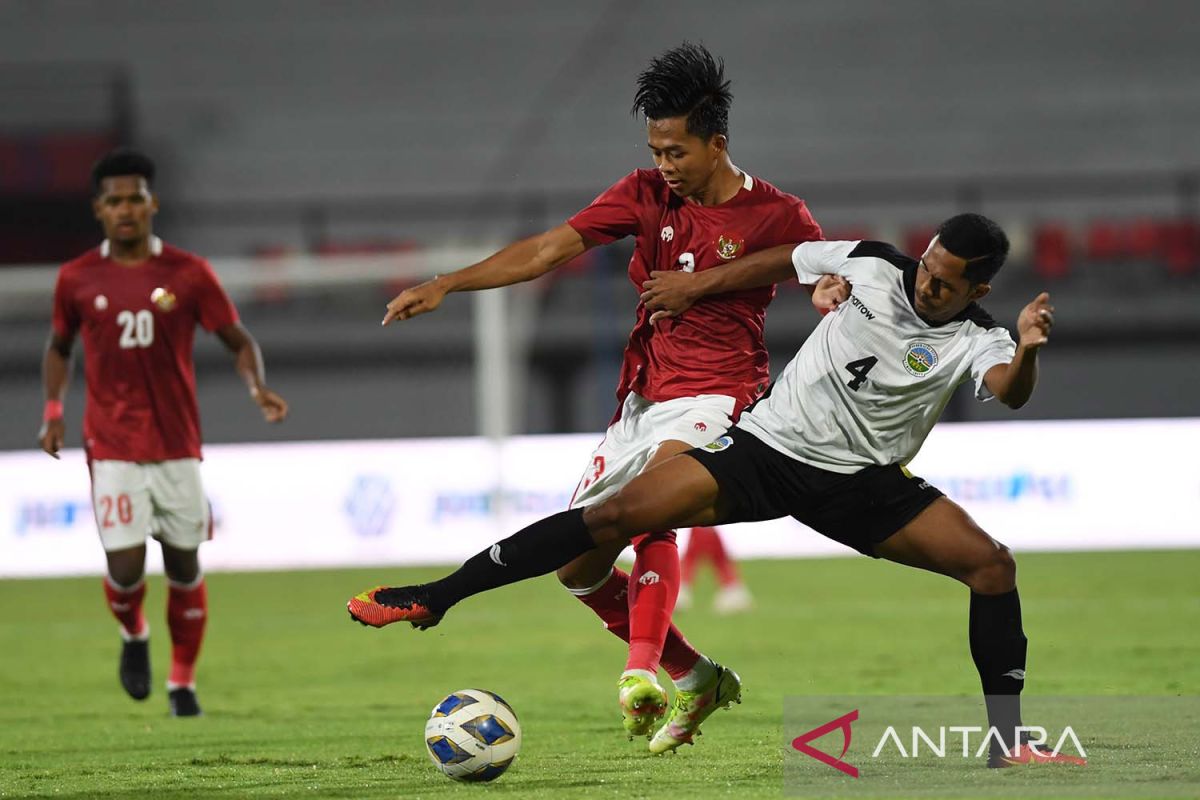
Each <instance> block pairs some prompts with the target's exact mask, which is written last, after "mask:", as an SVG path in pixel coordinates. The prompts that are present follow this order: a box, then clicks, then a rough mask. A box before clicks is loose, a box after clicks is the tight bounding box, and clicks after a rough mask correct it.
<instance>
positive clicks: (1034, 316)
mask: <svg viewBox="0 0 1200 800" xmlns="http://www.w3.org/2000/svg"><path fill="white" fill-rule="evenodd" d="M1053 327H1054V306H1052V305H1050V293H1049V292H1042V293H1041V294H1039V295H1038V296H1037V297H1035V298H1034V299H1033V302H1032V303H1030V304H1029V305H1027V306H1025V308H1023V309H1021V315H1020V316H1019V317H1017V335H1018V337H1019V338H1020V342H1019V343H1018V344H1020V346H1021V347H1024V348H1025V349H1027V350H1036V349H1038V348H1039V347H1041V346H1042V345H1044V344H1046V342H1048V341H1050V329H1051V328H1053Z"/></svg>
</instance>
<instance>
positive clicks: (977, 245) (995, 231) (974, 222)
mask: <svg viewBox="0 0 1200 800" xmlns="http://www.w3.org/2000/svg"><path fill="white" fill-rule="evenodd" d="M937 236H938V242H940V243H941V245H942V247H944V248H946V250H947V251H949V252H950V253H951V254H953V255H956V256H958V257H959V258H961V259H963V260H964V261H966V262H967V267H966V269H964V270H963V277H964V278H966V279H967V280H968V281H970V282H971V284H972V285H976V284H980V283H987V282H989V281H990V280H991V279H992V278H993V277H995V275H996V273H997V272H999V271H1000V267H1002V266H1004V259H1006V258H1008V237H1007V236H1005V235H1004V231H1003V230H1001V228H1000V226H999V225H997V224H996V223H995V222H993V221H992V220H990V219H988V218H987V217H985V216H983V215H982V214H959V215H957V216H954V217H951V218H950V219H948V220H946V221H945V222H943V223H942V224H941V225H939V226H938V229H937Z"/></svg>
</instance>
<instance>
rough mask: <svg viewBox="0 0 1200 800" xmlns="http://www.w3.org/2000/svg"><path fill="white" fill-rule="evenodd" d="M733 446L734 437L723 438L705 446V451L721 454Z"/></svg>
mask: <svg viewBox="0 0 1200 800" xmlns="http://www.w3.org/2000/svg"><path fill="white" fill-rule="evenodd" d="M732 444H733V437H732V436H722V437H721V438H720V439H716V440H714V441H711V442H709V443H708V444H706V445H704V449H705V450H709V451H711V452H713V453H719V452H721V451H722V450H727V449H729V447H730V445H732Z"/></svg>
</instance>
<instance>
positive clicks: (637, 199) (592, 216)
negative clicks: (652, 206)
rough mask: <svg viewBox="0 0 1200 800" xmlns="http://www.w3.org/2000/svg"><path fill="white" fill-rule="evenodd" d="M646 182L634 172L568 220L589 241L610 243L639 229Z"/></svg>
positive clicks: (635, 232) (633, 234) (634, 233)
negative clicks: (643, 183)
mask: <svg viewBox="0 0 1200 800" xmlns="http://www.w3.org/2000/svg"><path fill="white" fill-rule="evenodd" d="M642 194H643V186H642V182H641V181H640V180H639V179H638V174H637V172H631V173H629V174H628V175H626V176H625V177H624V178H622V179H621V180H619V181H617V182H616V183H614V184H613V185H612V186H610V187H608V188H607V189H605V190H604V192H603V193H601V195H600V196H599V197H597V198H596V199H595V200H593V201H592V202H591V205H589V206H588V207H587V208H585V209H583V210H582V211H580V212H579V213H578V214H576V215H575V216H573V217H571V218H570V219H569V220H567V224H568V225H570V226H571V227H572V228H574V229H575V230H576V231H578V232H579V235H580V236H582V237H583V238H584V239H586V240H587V241H589V242H592V243H595V244H608V243H609V242H615V241H616V240H617V239H623V238H624V237H626V236H636V235H637V233H638V212H639V210H640V209H641V206H642V203H643V197H642Z"/></svg>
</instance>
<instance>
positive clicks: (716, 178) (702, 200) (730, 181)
mask: <svg viewBox="0 0 1200 800" xmlns="http://www.w3.org/2000/svg"><path fill="white" fill-rule="evenodd" d="M745 180H746V176H745V175H743V174H742V172H741V170H739V169H738V168H737V167H735V166H734V165H733V162H732V161H730V160H729V158H728V157H726V158H725V160H724V162H722V163H721V165H720V166H719V167H717V169H716V171H715V172H713V175H712V179H711V180H709V182H708V183H707V184H706V185H705V186H704V188H703V189H701V190H700V191H698V192H696V193H695V194H693V195H691V196H690V197H688V200H691V201H692V202H693V203H696V204H698V205H702V206H719V205H721V204H722V203H727V202H729V201H730V200H732V199H733V198H734V197H735V196H737V193H738V192H740V191H741V190H742V185H743V184H744V183H745Z"/></svg>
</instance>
